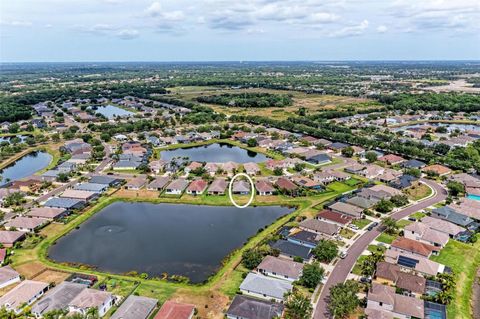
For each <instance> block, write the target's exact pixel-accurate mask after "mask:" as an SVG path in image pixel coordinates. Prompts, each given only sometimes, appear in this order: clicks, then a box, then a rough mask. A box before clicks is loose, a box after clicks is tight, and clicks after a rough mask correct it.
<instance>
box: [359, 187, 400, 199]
mask: <svg viewBox="0 0 480 319" xmlns="http://www.w3.org/2000/svg"><path fill="white" fill-rule="evenodd" d="M356 195H357V196H359V197H362V198H366V199H370V200H374V201H377V202H378V201H380V200H382V199H390V198H391V195H390V194H389V193H387V192H385V191H374V190H373V189H370V188H362V189H361V190H360V191H359V192H358V193H356Z"/></svg>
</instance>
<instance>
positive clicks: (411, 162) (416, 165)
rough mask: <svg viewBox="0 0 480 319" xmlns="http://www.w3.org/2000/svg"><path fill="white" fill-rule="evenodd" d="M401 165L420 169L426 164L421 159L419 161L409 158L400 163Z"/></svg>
mask: <svg viewBox="0 0 480 319" xmlns="http://www.w3.org/2000/svg"><path fill="white" fill-rule="evenodd" d="M401 166H402V167H403V168H417V169H421V168H424V167H425V166H427V164H425V163H424V162H422V161H419V160H416V159H411V160H408V161H406V162H403V163H402V164H401Z"/></svg>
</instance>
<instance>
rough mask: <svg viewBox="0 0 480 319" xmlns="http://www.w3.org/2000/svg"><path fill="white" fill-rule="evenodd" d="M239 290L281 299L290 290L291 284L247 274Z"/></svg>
mask: <svg viewBox="0 0 480 319" xmlns="http://www.w3.org/2000/svg"><path fill="white" fill-rule="evenodd" d="M240 289H241V290H245V291H249V292H252V293H258V294H261V295H267V296H268V297H273V298H277V299H283V296H284V294H285V293H287V292H289V291H290V290H291V289H292V284H291V283H289V282H287V281H284V280H280V279H274V278H270V277H266V276H263V275H258V274H254V273H249V274H248V275H247V277H246V278H245V280H243V282H242V284H241V285H240Z"/></svg>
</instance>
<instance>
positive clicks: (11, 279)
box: [0, 266, 20, 289]
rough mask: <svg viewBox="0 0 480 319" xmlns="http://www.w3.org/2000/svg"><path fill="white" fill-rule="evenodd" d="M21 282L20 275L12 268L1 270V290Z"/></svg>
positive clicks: (5, 267)
mask: <svg viewBox="0 0 480 319" xmlns="http://www.w3.org/2000/svg"><path fill="white" fill-rule="evenodd" d="M17 282H20V274H19V273H18V272H16V271H15V270H14V269H13V268H12V267H10V266H4V267H2V268H0V289H1V288H4V287H7V286H10V285H12V284H14V283H17Z"/></svg>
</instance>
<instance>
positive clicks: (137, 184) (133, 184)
mask: <svg viewBox="0 0 480 319" xmlns="http://www.w3.org/2000/svg"><path fill="white" fill-rule="evenodd" d="M146 184H147V179H146V178H145V177H135V178H132V179H130V180H129V181H127V183H126V184H125V189H129V190H139V189H141V188H142V187H144V186H145V185H146Z"/></svg>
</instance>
